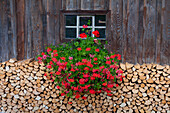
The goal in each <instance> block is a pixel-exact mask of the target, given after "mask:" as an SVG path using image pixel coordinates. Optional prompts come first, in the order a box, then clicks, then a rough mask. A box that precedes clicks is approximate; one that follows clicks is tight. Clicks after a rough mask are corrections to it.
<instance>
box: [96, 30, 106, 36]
mask: <svg viewBox="0 0 170 113" xmlns="http://www.w3.org/2000/svg"><path fill="white" fill-rule="evenodd" d="M95 30H98V31H99V33H100V36H99V37H98V38H106V34H105V33H106V29H105V28H95Z"/></svg>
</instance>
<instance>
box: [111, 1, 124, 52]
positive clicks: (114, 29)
mask: <svg viewBox="0 0 170 113" xmlns="http://www.w3.org/2000/svg"><path fill="white" fill-rule="evenodd" d="M122 5H123V0H111V38H112V39H111V41H110V43H111V50H112V51H114V52H116V53H119V54H122V38H123V32H122V31H123V26H122V25H123V24H122V22H123V15H122V13H123V7H122Z"/></svg>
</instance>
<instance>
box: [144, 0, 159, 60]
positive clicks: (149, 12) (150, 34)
mask: <svg viewBox="0 0 170 113" xmlns="http://www.w3.org/2000/svg"><path fill="white" fill-rule="evenodd" d="M143 21H144V38H143V41H144V43H143V44H144V50H143V57H144V62H145V63H146V62H147V63H152V62H155V54H156V52H155V50H156V43H155V37H156V35H155V34H156V33H155V22H156V0H152V1H148V0H144V18H143Z"/></svg>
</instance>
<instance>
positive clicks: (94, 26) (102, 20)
mask: <svg viewBox="0 0 170 113" xmlns="http://www.w3.org/2000/svg"><path fill="white" fill-rule="evenodd" d="M88 20H90V21H91V24H90V25H89V26H88V27H87V28H86V29H88V30H89V33H88V34H89V35H90V36H92V37H94V34H92V31H95V30H98V31H99V33H100V37H98V39H105V38H106V15H94V16H78V15H66V26H65V29H66V32H65V33H66V35H65V36H66V38H80V37H79V35H80V34H81V33H84V32H83V31H82V30H81V29H83V25H84V24H85V25H86V24H87V22H88ZM90 28H91V30H90ZM75 29H76V32H75ZM74 36H75V37H74Z"/></svg>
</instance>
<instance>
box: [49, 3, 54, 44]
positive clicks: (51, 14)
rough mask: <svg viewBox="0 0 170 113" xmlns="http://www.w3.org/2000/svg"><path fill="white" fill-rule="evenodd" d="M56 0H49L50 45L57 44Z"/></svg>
mask: <svg viewBox="0 0 170 113" xmlns="http://www.w3.org/2000/svg"><path fill="white" fill-rule="evenodd" d="M54 21H55V18H54V0H47V39H48V45H51V44H53V45H55V35H54V34H55V33H54V32H55V29H54Z"/></svg>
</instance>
